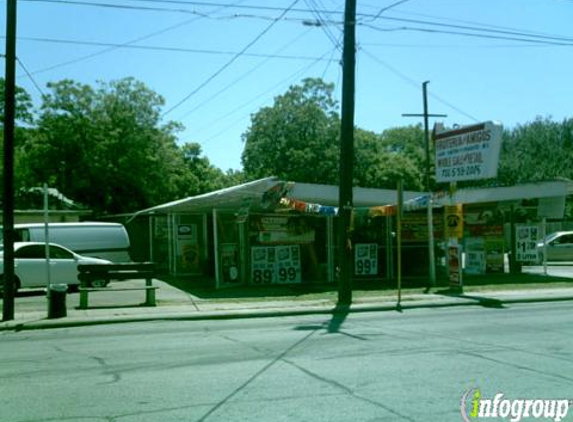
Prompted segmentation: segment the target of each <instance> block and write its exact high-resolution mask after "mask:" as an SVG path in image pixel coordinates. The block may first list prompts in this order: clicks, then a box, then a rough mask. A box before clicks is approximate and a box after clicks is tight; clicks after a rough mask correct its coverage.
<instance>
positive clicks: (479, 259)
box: [464, 238, 486, 275]
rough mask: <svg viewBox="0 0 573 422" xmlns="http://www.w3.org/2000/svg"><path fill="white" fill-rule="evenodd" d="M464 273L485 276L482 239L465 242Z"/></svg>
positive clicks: (471, 239) (470, 239)
mask: <svg viewBox="0 0 573 422" xmlns="http://www.w3.org/2000/svg"><path fill="white" fill-rule="evenodd" d="M465 251H466V253H465V265H464V267H465V272H466V273H467V274H476V275H479V274H485V270H486V266H485V246H484V239H483V238H469V239H467V240H466V242H465Z"/></svg>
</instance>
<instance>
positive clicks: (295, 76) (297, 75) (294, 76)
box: [197, 48, 337, 142]
mask: <svg viewBox="0 0 573 422" xmlns="http://www.w3.org/2000/svg"><path fill="white" fill-rule="evenodd" d="M336 51H337V49H336V48H333V49H332V51H330V52H326V53H325V54H323V56H322V57H321V58H324V57H326V56H328V55H329V54H335V53H336ZM319 62H320V60H317V61H315V62H314V63H310V64H308V65H306V66H304V67H303V68H301V69H299V70H297V71H296V72H295V73H293V74H291V75H290V76H288V77H286V78H285V79H283V80H281V81H280V82H277V83H276V84H274V85H273V86H271V87H270V88H268V89H267V90H265V91H264V92H261V93H260V94H258V95H257V96H255V97H254V98H252V99H251V100H249V101H247V102H245V103H243V104H242V105H240V106H238V107H236V108H235V109H233V110H231V111H230V112H228V113H226V114H225V115H223V116H221V117H219V118H217V119H215V120H213V121H211V122H209V123H208V124H205V125H203V126H202V127H200V128H199V129H197V132H201V131H203V130H204V129H206V128H211V127H214V126H215V124H216V123H218V122H219V121H221V120H224V119H226V118H227V117H229V116H232V115H233V114H235V113H236V112H238V111H240V110H241V109H243V108H245V107H246V106H248V105H250V104H252V103H253V102H255V101H256V100H258V99H259V98H261V97H263V96H264V95H267V94H268V93H269V92H271V91H273V90H275V89H277V88H278V87H280V86H282V85H284V84H285V83H287V82H289V81H292V80H295V79H298V78H300V76H301V75H303V74H304V73H306V72H308V71H309V70H310V69H311V68H312V67H313V66H315V65H316V64H317V63H319ZM244 117H245V116H241V117H240V118H239V119H237V120H235V121H233V123H232V124H231V125H229V126H227V127H226V128H224V129H222V130H221V131H219V132H217V133H216V134H214V135H212V136H210V137H209V138H208V139H206V140H205V142H209V141H210V140H212V139H213V138H216V137H217V136H219V135H220V134H221V133H223V132H225V131H226V130H227V129H229V128H230V127H232V126H234V125H235V124H236V123H237V122H239V121H240V120H242V119H243V118H244Z"/></svg>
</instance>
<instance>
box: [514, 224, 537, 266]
mask: <svg viewBox="0 0 573 422" xmlns="http://www.w3.org/2000/svg"><path fill="white" fill-rule="evenodd" d="M515 229H516V239H515V246H516V254H515V257H516V259H517V261H519V262H537V260H538V259H539V255H538V250H537V247H536V246H537V238H538V236H539V229H538V227H537V226H522V225H517V226H516V227H515Z"/></svg>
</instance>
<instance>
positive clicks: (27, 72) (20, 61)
mask: <svg viewBox="0 0 573 422" xmlns="http://www.w3.org/2000/svg"><path fill="white" fill-rule="evenodd" d="M16 61H17V62H18V64H19V65H20V66H21V67H22V69H24V72H26V75H28V78H30V80H31V81H32V84H34V86H35V87H36V89H37V90H38V92H39V93H40V95H41V96H44V91H42V88H40V85H38V83H37V82H36V80H35V79H34V77H33V76H32V74H31V73H30V72H29V71H28V69H27V68H26V66H24V63H23V62H22V60H20V58H19V57H16Z"/></svg>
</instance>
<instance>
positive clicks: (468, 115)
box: [360, 49, 479, 122]
mask: <svg viewBox="0 0 573 422" xmlns="http://www.w3.org/2000/svg"><path fill="white" fill-rule="evenodd" d="M360 51H361V52H362V53H364V54H365V55H366V56H368V57H369V58H370V59H371V60H373V61H375V62H376V63H378V64H379V65H381V66H383V67H385V68H386V69H388V70H389V71H390V72H392V73H394V74H395V75H396V76H398V77H399V78H400V79H402V80H404V81H406V82H407V83H408V84H410V85H412V86H413V87H415V88H416V89H417V90H419V89H420V84H419V83H418V82H416V81H415V80H414V79H412V78H410V77H409V76H406V75H405V74H403V73H402V72H400V71H399V70H398V69H396V68H395V67H393V66H391V65H389V64H388V63H386V62H384V61H383V60H381V59H379V58H378V57H376V56H375V55H373V54H371V53H369V52H368V51H366V50H364V49H361V50H360ZM430 96H431V97H433V98H435V99H436V100H437V101H439V102H440V103H442V104H444V105H446V106H448V107H449V108H451V109H452V110H455V111H457V112H458V113H459V114H462V115H464V116H466V117H467V118H469V119H470V120H473V121H474V122H479V120H478V119H477V118H475V117H474V116H472V115H471V114H469V113H466V112H465V111H463V110H461V109H460V108H458V107H456V106H455V105H453V104H452V103H449V102H447V101H446V100H444V99H442V98H440V97H438V96H437V95H434V94H430Z"/></svg>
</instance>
